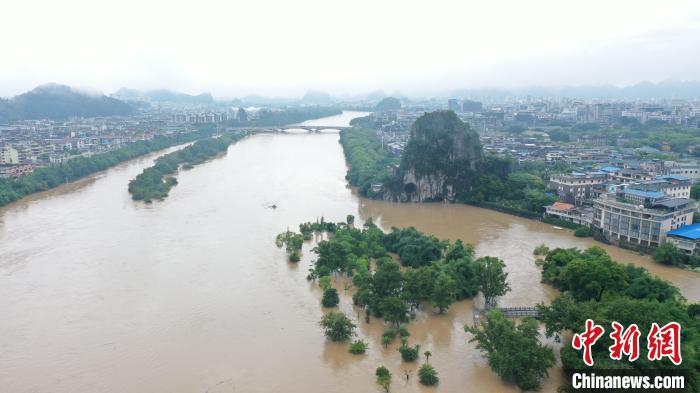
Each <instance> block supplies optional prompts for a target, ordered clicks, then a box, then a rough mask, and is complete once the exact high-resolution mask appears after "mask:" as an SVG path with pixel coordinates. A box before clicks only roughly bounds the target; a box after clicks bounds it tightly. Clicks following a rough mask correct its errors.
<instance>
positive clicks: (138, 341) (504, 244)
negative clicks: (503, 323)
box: [0, 114, 700, 393]
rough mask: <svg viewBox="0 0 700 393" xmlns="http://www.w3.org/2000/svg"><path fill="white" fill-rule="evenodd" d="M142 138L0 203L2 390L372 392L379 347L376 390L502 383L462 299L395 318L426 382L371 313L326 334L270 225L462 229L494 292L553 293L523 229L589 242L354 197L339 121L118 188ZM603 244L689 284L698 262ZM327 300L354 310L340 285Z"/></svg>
mask: <svg viewBox="0 0 700 393" xmlns="http://www.w3.org/2000/svg"><path fill="white" fill-rule="evenodd" d="M351 115H353V114H346V119H345V121H346V122H347V120H348V119H347V117H349V116H351ZM314 125H323V124H321V123H318V122H317V123H315V124H314ZM333 125H336V126H339V125H342V123H334V124H333ZM156 156H157V155H150V156H146V157H143V158H141V159H137V160H134V161H130V162H128V163H124V164H122V165H120V166H117V167H115V168H112V169H110V170H107V171H105V172H103V173H100V174H98V175H96V176H93V177H90V178H88V179H85V180H83V181H80V182H78V183H74V184H70V185H65V186H62V187H59V188H57V189H54V190H52V191H49V192H46V193H43V194H39V195H35V196H32V197H30V198H27V199H25V200H22V201H20V202H18V203H15V204H12V205H9V206H7V207H5V208H3V209H0V316H1V320H0V386H1V387H2V388H0V390H1V391H3V392H12V393H14V392H18V393H25V392H26V393H29V392H55V393H63V392H65V393H95V392H110V393H111V392H113V393H123V392H137V393H140V392H143V393H147V392H148V393H159V392H162V393H176V392H183V393H185V392H187V393H192V392H197V393H204V392H211V393H214V392H242V393H253V392H299V393H302V392H304V393H306V392H348V393H350V392H353V393H356V392H374V391H378V387H377V385H376V384H375V377H374V370H375V368H376V367H377V366H379V365H381V364H383V365H385V366H387V367H388V368H389V369H390V370H391V372H392V373H393V374H394V379H393V384H392V389H391V390H392V392H418V391H433V390H437V391H442V392H465V391H472V392H477V391H478V392H516V391H517V389H516V388H515V387H514V386H510V385H504V384H503V383H501V381H500V379H499V378H498V376H496V375H495V374H494V373H492V372H491V370H490V369H489V368H488V366H487V365H486V363H485V361H484V359H483V358H482V357H481V355H480V354H479V352H477V351H476V350H475V349H474V347H473V345H471V344H467V339H468V336H467V335H466V334H465V333H464V331H463V325H464V324H466V323H471V321H472V313H471V310H472V302H471V301H464V302H460V303H458V304H456V305H454V306H452V307H451V308H450V310H449V312H448V313H446V314H445V315H440V316H438V315H434V314H433V313H432V312H426V313H420V314H419V315H418V317H417V320H415V321H413V322H412V323H411V324H410V325H409V330H410V331H411V332H412V336H411V337H410V342H411V343H414V342H415V343H420V344H421V345H422V348H423V349H421V352H422V351H423V350H427V349H429V350H431V351H432V353H433V356H432V357H431V359H430V361H431V363H432V364H433V365H434V366H435V367H436V369H437V370H438V371H439V373H440V380H441V382H440V385H439V387H438V388H437V389H431V388H425V387H421V386H420V385H419V384H418V382H417V375H416V371H415V369H416V365H413V366H406V365H404V364H403V363H402V362H401V359H400V356H399V354H398V352H396V345H394V346H390V347H389V348H387V349H385V348H383V347H382V346H381V344H380V335H381V332H382V330H383V326H382V323H381V321H378V320H372V322H371V323H370V324H366V323H364V321H361V322H358V325H359V329H358V333H359V335H360V336H361V337H362V338H364V339H365V340H367V341H368V342H369V344H370V349H369V351H368V353H367V355H364V356H359V357H357V356H354V355H350V354H348V353H347V347H346V346H345V345H338V344H333V343H329V342H327V341H326V340H325V338H324V336H323V334H322V331H321V329H320V327H319V326H318V321H319V319H320V317H321V315H322V309H321V306H320V297H321V291H320V290H319V289H318V288H317V287H316V285H314V284H310V283H308V282H307V281H306V279H305V277H306V274H307V271H308V267H309V265H310V257H311V253H310V252H309V246H310V245H305V248H304V257H303V259H302V261H301V262H300V263H299V264H297V265H293V264H289V263H287V262H286V256H285V253H284V251H283V250H281V249H278V248H277V247H275V245H274V237H275V235H276V234H277V233H278V232H280V231H283V230H285V229H287V228H288V227H289V228H293V229H295V228H296V226H297V225H298V223H300V222H302V221H308V220H310V219H315V218H316V217H320V216H324V217H325V218H326V219H327V220H335V221H339V220H344V219H345V216H346V215H347V214H354V215H356V216H357V217H359V218H360V219H366V218H368V217H374V218H375V219H377V220H378V221H379V223H380V224H381V225H382V226H383V227H385V228H390V227H391V226H407V225H414V226H416V227H417V228H418V229H420V230H423V231H426V232H429V233H432V234H435V235H436V236H438V237H440V238H450V239H457V238H460V239H463V240H465V241H466V242H469V243H472V244H473V245H474V246H475V247H476V252H477V254H479V255H494V256H498V257H500V258H503V259H504V260H505V262H506V264H507V265H508V271H509V273H510V282H511V286H512V287H513V291H512V292H511V293H509V294H508V295H507V296H506V297H505V298H503V299H502V300H501V303H502V304H504V305H532V304H535V303H537V302H540V301H548V300H550V299H551V298H552V296H554V293H553V291H552V290H551V289H550V288H549V287H547V286H543V285H541V284H540V282H539V281H540V273H539V271H538V269H537V268H536V266H535V265H534V261H533V257H532V250H533V249H534V247H535V246H536V245H538V244H540V243H545V244H548V245H549V246H550V247H554V246H565V247H574V246H578V247H587V246H590V245H594V244H596V245H600V244H598V243H594V242H593V241H591V240H587V239H578V238H575V237H573V236H572V235H571V233H569V232H565V231H558V230H554V229H552V228H551V226H549V225H544V224H541V223H537V222H534V221H530V220H525V219H521V218H518V217H513V216H509V215H505V214H502V213H497V212H493V211H489V210H483V209H479V208H474V207H469V206H461V205H443V204H426V205H399V204H393V203H386V202H378V201H369V200H364V199H361V198H358V197H357V196H356V195H355V194H354V193H353V192H352V190H351V189H349V188H348V187H347V185H346V181H345V179H344V176H345V171H346V167H345V162H344V159H343V153H342V149H341V147H340V145H339V144H338V135H337V134H292V135H280V134H275V135H272V134H268V135H257V136H253V137H250V138H248V139H245V140H243V141H241V142H239V143H237V144H235V145H233V146H231V147H230V148H229V150H228V153H227V155H225V156H222V157H219V158H216V159H213V160H211V161H209V162H207V163H205V164H202V165H199V166H196V167H195V168H194V169H191V170H188V171H182V172H181V173H180V174H179V175H178V181H179V184H178V185H177V186H176V187H175V188H174V189H173V190H172V191H171V194H170V196H169V197H168V198H167V199H166V200H165V201H163V202H156V203H153V204H151V205H146V204H143V203H139V202H134V201H132V200H131V198H130V196H129V194H128V192H127V183H128V181H129V179H131V178H133V177H134V176H136V174H138V173H139V172H140V171H141V170H142V169H143V168H144V167H145V166H148V165H150V164H151V163H152V162H153V160H154V159H155V157H156ZM272 204H276V205H277V206H278V208H277V209H270V208H269V206H270V205H272ZM605 248H606V249H607V250H608V251H609V252H610V253H611V254H612V255H613V256H614V257H615V258H616V259H619V260H622V261H625V262H632V263H635V264H639V265H642V266H645V267H647V268H649V269H650V270H652V271H653V272H654V273H655V274H658V275H660V276H662V277H664V278H666V279H668V280H670V281H672V282H673V283H675V284H676V285H678V286H679V287H680V288H681V290H682V291H683V294H684V295H685V296H686V297H688V298H689V299H693V300H698V299H700V288H699V287H700V285H698V283H700V276H698V275H697V274H695V273H690V272H686V271H681V270H677V269H670V268H664V267H661V266H658V265H655V264H653V263H652V262H650V260H649V259H648V258H647V257H641V256H638V255H636V254H633V253H630V252H627V251H624V250H620V249H616V248H610V247H605ZM336 285H337V286H338V288H340V289H341V290H340V292H341V294H343V293H344V289H343V286H342V282H340V281H338V282H337V283H336ZM476 301H477V302H478V301H479V300H478V299H477V300H476ZM341 309H342V310H343V311H345V312H346V313H347V314H348V315H352V316H353V317H354V318H356V317H357V312H356V310H354V309H353V307H352V304H351V299H350V298H349V296H341ZM404 370H408V371H409V372H411V374H410V375H411V377H410V381H409V382H408V383H406V382H405V377H403V375H404ZM551 374H552V375H551V376H550V378H549V379H548V380H547V381H545V385H544V387H543V391H554V390H555V388H556V386H557V385H558V384H559V383H560V382H561V381H562V379H561V375H560V373H559V372H558V371H557V370H556V369H554V370H552V372H551Z"/></svg>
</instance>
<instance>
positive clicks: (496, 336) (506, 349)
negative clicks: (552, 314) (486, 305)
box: [465, 310, 554, 390]
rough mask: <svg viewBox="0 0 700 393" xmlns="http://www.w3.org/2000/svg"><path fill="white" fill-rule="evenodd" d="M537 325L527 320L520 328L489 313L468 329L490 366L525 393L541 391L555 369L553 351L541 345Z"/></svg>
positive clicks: (494, 313)
mask: <svg viewBox="0 0 700 393" xmlns="http://www.w3.org/2000/svg"><path fill="white" fill-rule="evenodd" d="M537 327H538V326H537V321H535V320H534V319H532V318H525V319H523V321H522V322H521V323H520V325H518V326H515V323H514V322H513V321H511V320H509V319H508V318H506V317H505V316H504V315H503V314H502V313H501V312H499V311H495V310H494V311H490V312H489V313H488V314H486V318H485V321H483V322H482V323H481V324H479V325H475V326H472V327H468V326H467V327H465V330H466V331H467V332H468V333H471V334H472V335H473V337H472V338H471V339H470V340H469V342H476V347H477V349H479V350H480V351H482V352H484V353H485V355H486V359H487V360H488V362H489V366H491V369H493V370H494V371H495V372H496V373H497V374H498V375H500V376H501V378H502V379H503V380H504V381H506V382H512V383H515V384H516V385H517V386H518V387H519V388H521V389H523V390H538V389H539V388H540V381H541V380H542V378H544V377H546V376H547V370H548V369H549V368H550V367H552V366H553V365H554V353H553V352H552V349H551V348H549V347H546V346H543V345H542V344H541V343H540V342H539V333H538V331H537Z"/></svg>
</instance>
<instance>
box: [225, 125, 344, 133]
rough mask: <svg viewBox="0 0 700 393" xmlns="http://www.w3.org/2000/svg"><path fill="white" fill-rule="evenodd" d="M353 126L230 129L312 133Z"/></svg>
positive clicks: (235, 128)
mask: <svg viewBox="0 0 700 393" xmlns="http://www.w3.org/2000/svg"><path fill="white" fill-rule="evenodd" d="M349 128H352V127H349V126H348V127H336V126H304V125H290V126H283V127H231V128H228V129H229V130H240V131H251V132H270V133H280V132H286V133H288V132H290V131H292V130H304V131H306V132H310V133H319V132H321V131H325V130H344V129H349Z"/></svg>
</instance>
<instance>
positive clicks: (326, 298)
mask: <svg viewBox="0 0 700 393" xmlns="http://www.w3.org/2000/svg"><path fill="white" fill-rule="evenodd" d="M338 303H340V297H339V296H338V290H337V289H335V288H328V289H326V290H325V291H323V298H321V304H322V305H323V307H335V306H337V305H338Z"/></svg>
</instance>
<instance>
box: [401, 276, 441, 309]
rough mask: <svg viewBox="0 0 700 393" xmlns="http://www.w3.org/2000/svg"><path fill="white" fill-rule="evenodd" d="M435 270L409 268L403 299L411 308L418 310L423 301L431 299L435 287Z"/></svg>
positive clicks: (402, 292) (403, 288)
mask: <svg viewBox="0 0 700 393" xmlns="http://www.w3.org/2000/svg"><path fill="white" fill-rule="evenodd" d="M433 270H434V269H432V268H431V267H429V266H423V267H420V268H418V269H411V268H407V269H406V270H405V271H404V273H403V278H404V284H403V286H402V288H401V297H402V298H403V299H404V300H405V301H406V302H408V304H409V305H410V306H411V308H418V306H419V305H420V303H421V302H422V301H425V300H429V299H430V296H431V295H432V292H433V287H434V279H433Z"/></svg>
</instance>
